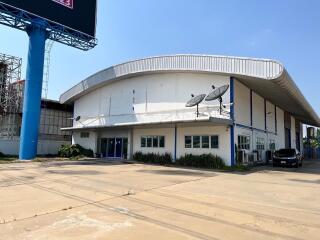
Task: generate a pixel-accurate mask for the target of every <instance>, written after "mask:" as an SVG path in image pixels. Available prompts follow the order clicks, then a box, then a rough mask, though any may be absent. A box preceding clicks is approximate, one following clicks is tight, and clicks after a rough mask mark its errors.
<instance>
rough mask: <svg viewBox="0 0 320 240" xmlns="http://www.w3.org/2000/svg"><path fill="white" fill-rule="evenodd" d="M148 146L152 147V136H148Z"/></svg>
mask: <svg viewBox="0 0 320 240" xmlns="http://www.w3.org/2000/svg"><path fill="white" fill-rule="evenodd" d="M147 147H148V148H151V147H152V137H147Z"/></svg>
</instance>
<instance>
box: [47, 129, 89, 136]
mask: <svg viewBox="0 0 320 240" xmlns="http://www.w3.org/2000/svg"><path fill="white" fill-rule="evenodd" d="M52 131H53V129H52ZM80 138H90V132H80Z"/></svg>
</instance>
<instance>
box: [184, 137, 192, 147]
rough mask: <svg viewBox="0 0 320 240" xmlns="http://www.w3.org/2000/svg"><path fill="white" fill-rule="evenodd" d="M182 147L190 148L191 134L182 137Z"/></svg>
mask: <svg viewBox="0 0 320 240" xmlns="http://www.w3.org/2000/svg"><path fill="white" fill-rule="evenodd" d="M184 147H185V148H192V137H191V136H185V137H184Z"/></svg>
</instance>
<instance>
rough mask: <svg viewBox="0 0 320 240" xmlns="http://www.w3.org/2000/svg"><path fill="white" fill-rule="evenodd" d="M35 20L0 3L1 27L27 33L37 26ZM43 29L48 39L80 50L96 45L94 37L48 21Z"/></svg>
mask: <svg viewBox="0 0 320 240" xmlns="http://www.w3.org/2000/svg"><path fill="white" fill-rule="evenodd" d="M37 20H38V19H35V18H34V17H33V18H32V17H30V16H29V15H28V14H27V13H25V12H24V11H22V10H19V9H15V10H12V9H10V8H8V7H7V6H6V5H5V4H3V3H1V2H0V24H2V25H6V26H8V27H12V28H16V29H19V30H22V31H27V28H28V27H29V26H30V25H32V24H37ZM43 28H44V29H46V30H47V32H48V39H51V40H53V41H55V42H60V43H62V44H65V45H67V46H70V47H74V48H78V49H80V50H84V51H88V50H90V49H92V48H94V47H95V46H96V45H97V44H98V40H97V39H96V38H94V37H91V36H89V35H86V34H84V33H81V32H75V31H71V30H69V29H68V28H67V27H64V26H62V25H57V24H52V23H50V22H49V21H44V22H43Z"/></svg>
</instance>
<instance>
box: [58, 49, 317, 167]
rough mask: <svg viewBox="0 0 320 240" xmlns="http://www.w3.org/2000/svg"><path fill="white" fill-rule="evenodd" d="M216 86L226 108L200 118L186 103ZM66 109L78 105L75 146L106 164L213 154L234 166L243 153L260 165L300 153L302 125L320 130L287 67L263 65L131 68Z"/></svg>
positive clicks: (194, 62) (236, 62) (183, 62)
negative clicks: (279, 152) (275, 155)
mask: <svg viewBox="0 0 320 240" xmlns="http://www.w3.org/2000/svg"><path fill="white" fill-rule="evenodd" d="M212 85H214V86H215V87H220V86H224V85H229V89H228V91H227V92H226V94H225V95H224V96H223V105H224V106H225V107H224V108H223V111H222V112H221V113H220V105H219V101H212V102H207V101H203V102H202V103H200V105H199V116H198V117H197V114H196V107H194V108H186V106H185V105H186V102H187V101H188V100H190V98H191V94H194V95H199V94H208V93H210V92H211V91H212ZM60 102H61V103H66V104H74V119H75V120H74V122H73V127H72V128H66V129H64V130H67V131H70V130H71V131H73V143H78V144H80V145H82V146H84V147H86V148H90V149H92V150H93V151H94V152H96V153H97V154H99V155H100V154H101V156H102V157H107V158H130V157H131V156H132V155H133V154H134V153H135V152H143V153H148V152H153V153H170V154H171V155H172V157H173V159H177V158H179V157H180V156H183V155H185V154H189V153H192V154H195V155H198V154H203V153H212V154H215V155H218V156H220V157H222V158H223V159H224V161H225V162H226V164H228V165H233V164H235V162H236V156H238V155H239V152H238V151H239V150H244V151H242V153H246V154H248V156H254V159H255V160H259V159H260V160H265V159H266V151H268V150H276V149H279V148H284V147H287V148H289V147H291V148H297V149H298V150H301V149H302V123H306V124H310V125H314V126H320V119H319V117H318V115H317V114H316V113H315V112H314V110H313V109H312V107H311V106H310V105H309V103H308V102H307V101H306V99H305V98H304V96H303V95H302V94H301V92H300V91H299V89H298V88H297V86H296V84H295V83H294V82H293V80H292V79H291V77H290V75H289V74H288V72H287V71H286V69H285V68H284V67H283V65H282V64H280V63H278V62H276V61H273V60H264V59H250V58H238V57H224V56H202V55H201V56H200V55H176V56H162V57H152V58H146V59H141V60H136V61H131V62H127V63H123V64H120V65H117V66H113V67H110V68H108V69H105V70H102V71H100V72H98V73H96V74H94V75H92V76H90V77H88V78H87V79H85V80H83V81H82V82H80V83H79V84H77V85H76V86H74V87H73V88H71V89H70V90H68V91H66V92H65V93H63V94H62V95H61V97H60ZM253 153H255V154H253ZM257 156H259V157H258V159H257ZM238 158H239V156H238ZM242 160H243V159H242Z"/></svg>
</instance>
